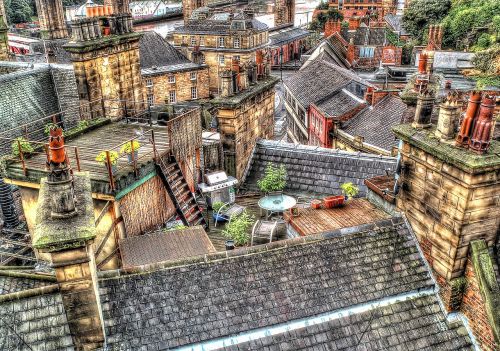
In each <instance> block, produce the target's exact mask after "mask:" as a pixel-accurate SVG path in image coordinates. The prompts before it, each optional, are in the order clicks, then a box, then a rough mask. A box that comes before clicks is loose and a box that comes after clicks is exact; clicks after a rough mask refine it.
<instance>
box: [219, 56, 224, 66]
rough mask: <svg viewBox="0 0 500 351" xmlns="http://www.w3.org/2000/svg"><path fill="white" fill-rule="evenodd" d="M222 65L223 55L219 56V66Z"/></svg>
mask: <svg viewBox="0 0 500 351" xmlns="http://www.w3.org/2000/svg"><path fill="white" fill-rule="evenodd" d="M223 64H224V55H219V65H223Z"/></svg>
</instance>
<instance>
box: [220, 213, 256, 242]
mask: <svg viewBox="0 0 500 351" xmlns="http://www.w3.org/2000/svg"><path fill="white" fill-rule="evenodd" d="M253 223H254V218H253V216H251V215H249V214H248V213H247V212H246V211H243V212H242V213H241V214H239V215H237V216H234V217H233V218H232V219H231V222H229V223H227V224H226V228H225V229H224V230H223V231H222V234H223V235H224V236H225V237H226V238H228V239H231V240H234V244H235V245H238V246H242V245H246V244H247V243H248V241H249V240H250V233H249V230H250V227H251V226H252V225H253Z"/></svg>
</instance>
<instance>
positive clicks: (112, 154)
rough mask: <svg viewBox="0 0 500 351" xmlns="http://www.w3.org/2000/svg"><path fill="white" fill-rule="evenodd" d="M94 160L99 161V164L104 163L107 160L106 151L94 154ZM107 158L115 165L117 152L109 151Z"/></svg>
mask: <svg viewBox="0 0 500 351" xmlns="http://www.w3.org/2000/svg"><path fill="white" fill-rule="evenodd" d="M95 160H96V161H97V162H99V163H100V164H106V163H107V162H108V159H107V157H106V151H101V152H99V154H98V155H97V156H96V158H95ZM109 160H110V161H111V164H112V165H115V164H116V162H117V161H118V152H116V151H110V152H109Z"/></svg>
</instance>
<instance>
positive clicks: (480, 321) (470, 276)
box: [460, 257, 500, 351]
mask: <svg viewBox="0 0 500 351" xmlns="http://www.w3.org/2000/svg"><path fill="white" fill-rule="evenodd" d="M465 278H466V281H467V285H466V288H465V292H464V294H463V300H462V306H461V308H460V310H461V312H463V314H464V315H465V316H466V317H467V319H468V321H469V325H470V327H471V329H472V332H473V333H474V336H475V337H476V340H477V342H478V343H479V344H480V345H481V348H482V349H483V350H484V351H495V350H499V349H500V345H499V344H498V343H496V342H495V338H494V336H493V332H492V330H491V327H490V322H489V320H488V316H487V314H486V306H485V303H484V300H483V297H482V296H481V291H480V289H479V284H478V281H477V277H476V271H475V267H474V265H473V263H472V260H471V259H470V257H469V259H468V260H467V267H466V269H465Z"/></svg>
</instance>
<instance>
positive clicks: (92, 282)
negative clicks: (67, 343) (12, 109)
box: [33, 128, 104, 350]
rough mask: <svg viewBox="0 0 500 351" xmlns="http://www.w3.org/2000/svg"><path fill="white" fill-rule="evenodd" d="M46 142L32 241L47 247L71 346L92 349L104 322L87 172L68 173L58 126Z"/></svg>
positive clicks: (101, 338)
mask: <svg viewBox="0 0 500 351" xmlns="http://www.w3.org/2000/svg"><path fill="white" fill-rule="evenodd" d="M49 147H50V153H49V162H48V164H49V167H50V173H49V175H48V177H47V178H43V179H42V180H41V182H40V191H39V196H38V207H37V211H36V220H35V228H34V233H33V247H34V248H35V249H37V250H40V251H42V252H48V253H50V257H51V261H52V267H53V268H54V269H55V272H56V278H57V282H58V284H59V288H60V292H61V296H62V301H63V305H64V309H65V312H66V318H67V320H68V325H69V329H70V332H71V335H72V337H73V342H74V344H75V348H76V349H77V350H94V349H96V348H99V347H101V346H102V344H103V342H104V330H103V325H104V324H103V319H102V311H101V308H100V301H99V293H98V286H97V285H98V284H97V273H96V264H95V255H94V251H93V246H92V242H93V240H94V238H95V237H96V228H95V217H94V205H93V201H92V193H91V185H90V176H89V174H88V172H86V173H78V172H76V173H75V174H74V176H72V175H71V172H70V169H69V167H68V166H67V162H66V154H65V151H64V139H63V137H62V130H61V129H60V128H54V129H51V131H50V142H49ZM74 197H76V199H77V203H78V208H76V207H75V199H74Z"/></svg>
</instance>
